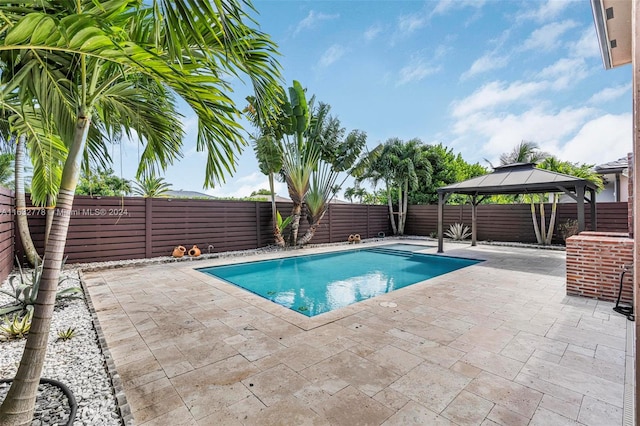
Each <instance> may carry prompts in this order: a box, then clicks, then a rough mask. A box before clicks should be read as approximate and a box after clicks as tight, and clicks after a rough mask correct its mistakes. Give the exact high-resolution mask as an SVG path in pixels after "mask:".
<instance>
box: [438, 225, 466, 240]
mask: <svg viewBox="0 0 640 426" xmlns="http://www.w3.org/2000/svg"><path fill="white" fill-rule="evenodd" d="M444 235H446V236H447V237H449V238H451V239H452V240H454V241H462V240H464V239H466V238H468V237H469V236H470V235H471V231H470V230H469V227H468V226H465V225H464V224H463V223H454V224H453V225H450V226H449V230H448V231H446V232H445V233H444Z"/></svg>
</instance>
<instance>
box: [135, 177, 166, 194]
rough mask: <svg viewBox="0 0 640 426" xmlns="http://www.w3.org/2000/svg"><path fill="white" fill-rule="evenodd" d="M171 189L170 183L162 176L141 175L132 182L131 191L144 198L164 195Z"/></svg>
mask: <svg viewBox="0 0 640 426" xmlns="http://www.w3.org/2000/svg"><path fill="white" fill-rule="evenodd" d="M170 190H171V184H170V183H167V182H165V180H164V178H163V177H156V176H153V175H151V176H143V177H142V178H140V179H138V180H136V181H135V182H133V189H132V192H133V194H134V195H139V196H141V197H144V198H154V197H164V196H165V195H166V194H167V192H168V191H170Z"/></svg>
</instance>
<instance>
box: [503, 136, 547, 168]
mask: <svg viewBox="0 0 640 426" xmlns="http://www.w3.org/2000/svg"><path fill="white" fill-rule="evenodd" d="M547 157H549V154H548V153H546V152H544V151H540V147H539V146H538V144H537V143H535V142H530V141H525V140H523V141H521V142H520V143H519V144H518V145H516V146H515V147H514V148H513V150H512V151H511V152H508V153H505V154H502V155H501V156H500V165H502V166H506V165H507V164H513V163H535V164H537V163H539V162H540V161H542V160H544V159H545V158H547Z"/></svg>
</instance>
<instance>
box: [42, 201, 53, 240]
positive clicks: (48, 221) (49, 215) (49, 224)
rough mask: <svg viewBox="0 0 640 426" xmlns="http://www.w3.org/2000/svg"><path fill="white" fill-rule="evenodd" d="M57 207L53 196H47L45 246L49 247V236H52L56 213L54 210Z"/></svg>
mask: <svg viewBox="0 0 640 426" xmlns="http://www.w3.org/2000/svg"><path fill="white" fill-rule="evenodd" d="M54 206H55V199H54V198H53V195H51V194H49V195H47V209H46V213H45V214H46V217H45V219H46V220H45V225H44V246H45V247H46V246H47V243H48V242H49V234H51V227H52V226H53V217H54V211H53V208H54Z"/></svg>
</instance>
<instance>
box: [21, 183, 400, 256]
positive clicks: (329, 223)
mask: <svg viewBox="0 0 640 426" xmlns="http://www.w3.org/2000/svg"><path fill="white" fill-rule="evenodd" d="M291 208H292V204H291V203H278V210H279V211H280V212H281V213H282V215H283V216H287V215H288V214H289V213H290V211H291ZM300 223H301V229H300V235H302V234H303V233H304V232H305V231H306V230H307V228H308V224H307V220H306V218H304V217H303V218H302V219H301V221H300ZM29 225H30V230H31V234H32V237H33V240H34V244H35V246H36V248H37V249H38V251H39V252H42V249H43V245H44V227H45V219H44V216H43V215H41V214H34V215H31V216H29ZM379 232H384V233H386V234H388V233H389V215H388V208H387V207H386V206H367V205H358V204H332V205H331V206H330V208H329V210H328V211H327V213H326V214H325V216H324V218H323V220H322V222H321V224H320V226H319V228H318V229H317V232H316V234H315V236H314V238H313V240H312V241H311V242H312V243H329V242H338V241H346V240H347V238H348V236H349V234H354V233H358V234H360V235H361V236H362V238H371V237H374V236H376V235H378V233H379ZM272 243H273V230H272V225H271V203H270V202H261V201H259V202H248V201H226V200H191V199H164V198H154V199H151V198H139V197H124V198H120V197H100V198H91V197H87V196H76V198H75V200H74V204H73V210H72V215H71V221H70V226H69V235H68V238H67V245H66V249H65V254H66V255H67V256H68V259H67V262H69V263H83V262H96V261H106V260H122V259H141V258H149V257H157V256H167V255H170V254H171V251H172V250H173V248H174V247H175V246H177V245H183V246H185V247H186V248H187V249H189V248H191V247H192V246H193V245H194V244H195V245H197V246H198V247H199V248H200V249H201V250H202V252H203V253H207V252H209V251H210V252H212V253H213V252H222V251H231V250H246V249H253V248H258V247H264V246H267V245H269V244H272ZM16 248H17V249H18V252H19V256H22V253H21V251H22V249H21V245H20V244H17V247H16Z"/></svg>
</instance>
